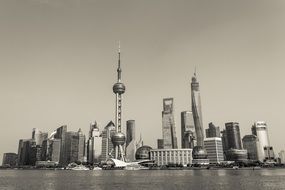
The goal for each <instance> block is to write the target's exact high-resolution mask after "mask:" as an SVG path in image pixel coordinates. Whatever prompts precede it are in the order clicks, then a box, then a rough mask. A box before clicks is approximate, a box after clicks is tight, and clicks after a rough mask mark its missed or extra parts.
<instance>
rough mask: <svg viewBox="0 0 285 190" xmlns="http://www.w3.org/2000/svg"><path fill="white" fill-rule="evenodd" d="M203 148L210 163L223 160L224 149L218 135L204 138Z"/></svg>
mask: <svg viewBox="0 0 285 190" xmlns="http://www.w3.org/2000/svg"><path fill="white" fill-rule="evenodd" d="M204 145H205V149H206V151H207V154H208V159H209V161H210V163H220V162H222V161H224V151H223V145H222V139H221V138H219V137H211V138H206V139H205V140H204Z"/></svg>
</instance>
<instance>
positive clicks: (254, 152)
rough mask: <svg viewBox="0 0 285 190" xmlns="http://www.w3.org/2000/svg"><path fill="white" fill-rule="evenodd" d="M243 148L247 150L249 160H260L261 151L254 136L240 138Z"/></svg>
mask: <svg viewBox="0 0 285 190" xmlns="http://www.w3.org/2000/svg"><path fill="white" fill-rule="evenodd" d="M242 144H243V148H244V149H246V150H247V156H248V159H249V160H260V161H262V160H261V159H260V153H261V149H260V146H259V139H258V137H257V136H255V135H245V136H244V137H243V138H242Z"/></svg>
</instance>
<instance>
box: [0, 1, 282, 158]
mask: <svg viewBox="0 0 285 190" xmlns="http://www.w3.org/2000/svg"><path fill="white" fill-rule="evenodd" d="M284 34H285V1H283V0H274V1H269V0H239V1H237V0H180V1H179V0H177V1H173V0H171V1H170V0H169V1H168V0H141V1H135V0H129V1H127V0H120V1H118V0H113V1H108V0H102V1H97V0H1V1H0V88H1V91H0V97H1V98H0V115H1V117H0V128H1V133H0V143H1V145H0V157H1V158H0V160H2V154H3V153H4V152H17V147H18V141H19V139H21V138H31V132H32V128H39V129H40V130H42V131H46V132H49V133H50V132H52V131H53V130H54V129H56V128H57V127H59V126H60V125H63V124H67V125H68V130H70V131H74V130H78V128H81V129H82V130H83V132H84V133H85V134H87V132H88V129H89V123H90V122H92V121H94V120H96V121H97V122H98V124H99V125H100V128H101V129H102V128H103V127H104V126H105V125H106V124H107V123H108V122H109V121H110V120H114V115H115V114H114V110H115V96H114V94H113V92H112V86H113V84H114V83H115V81H116V67H117V42H118V41H119V40H120V41H121V47H122V69H123V72H122V77H123V82H124V83H125V85H126V88H127V90H126V93H125V94H124V96H123V123H124V127H123V130H125V121H126V120H128V119H135V120H136V127H137V133H136V134H137V137H139V133H140V132H141V133H142V137H143V139H144V142H145V144H148V145H151V146H153V147H156V140H157V138H161V136H162V121H161V120H162V119H161V111H162V99H163V98H166V97H173V98H174V103H175V122H176V132H177V136H178V142H179V146H180V144H181V143H180V112H181V111H184V110H190V109H191V99H190V98H191V97H190V81H191V77H192V75H193V72H194V68H195V66H196V67H197V75H198V81H199V82H200V90H201V98H202V111H203V122H204V128H207V125H208V123H209V122H214V124H216V125H219V126H221V127H222V128H224V123H225V122H228V121H237V122H239V123H240V128H241V134H242V136H244V135H246V134H249V133H250V129H251V125H252V124H253V122H254V121H256V120H264V121H266V122H267V123H268V130H269V137H270V141H271V144H272V145H273V146H274V149H275V152H276V153H277V152H279V150H280V149H284V148H285V139H284V133H285V129H284V127H285V126H284V122H282V119H284V107H285V86H284V81H285V74H284V71H285V64H284V60H285V53H284V50H285V35H284Z"/></svg>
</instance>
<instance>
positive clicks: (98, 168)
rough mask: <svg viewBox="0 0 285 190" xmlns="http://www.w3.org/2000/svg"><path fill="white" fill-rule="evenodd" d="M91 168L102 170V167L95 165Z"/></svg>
mask: <svg viewBox="0 0 285 190" xmlns="http://www.w3.org/2000/svg"><path fill="white" fill-rule="evenodd" d="M93 170H102V168H100V167H98V166H96V167H94V168H93Z"/></svg>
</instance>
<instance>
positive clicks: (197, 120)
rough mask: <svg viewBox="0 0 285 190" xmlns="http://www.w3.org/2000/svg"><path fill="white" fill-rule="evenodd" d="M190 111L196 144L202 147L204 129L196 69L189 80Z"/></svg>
mask: <svg viewBox="0 0 285 190" xmlns="http://www.w3.org/2000/svg"><path fill="white" fill-rule="evenodd" d="M191 100H192V113H193V119H194V125H195V131H196V137H197V146H201V147H204V129H203V122H202V106H201V98H200V90H199V82H198V81H197V76H196V71H195V73H194V76H193V77H192V82H191Z"/></svg>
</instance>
